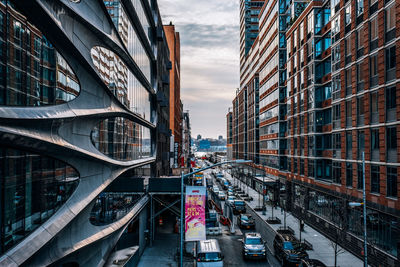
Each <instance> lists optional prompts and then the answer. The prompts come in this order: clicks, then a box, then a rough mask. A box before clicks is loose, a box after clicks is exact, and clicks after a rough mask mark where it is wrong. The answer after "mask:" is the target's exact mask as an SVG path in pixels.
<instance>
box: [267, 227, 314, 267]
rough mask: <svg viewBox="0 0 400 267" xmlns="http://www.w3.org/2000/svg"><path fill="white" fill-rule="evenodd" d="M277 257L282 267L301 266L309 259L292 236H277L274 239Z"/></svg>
mask: <svg viewBox="0 0 400 267" xmlns="http://www.w3.org/2000/svg"><path fill="white" fill-rule="evenodd" d="M274 250H275V256H276V257H277V258H278V259H279V260H280V261H281V264H282V266H299V264H300V262H301V260H302V259H308V254H307V252H306V251H305V250H304V248H303V247H302V246H301V244H300V243H299V242H298V241H297V239H296V238H295V237H294V236H293V235H290V234H277V235H276V236H275V239H274Z"/></svg>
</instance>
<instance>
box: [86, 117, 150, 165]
mask: <svg viewBox="0 0 400 267" xmlns="http://www.w3.org/2000/svg"><path fill="white" fill-rule="evenodd" d="M91 139H92V143H93V145H94V146H95V147H96V148H97V149H98V150H99V151H100V152H101V153H103V154H105V155H106V156H108V157H110V158H113V159H116V160H123V161H127V160H135V159H142V158H148V157H151V155H152V154H151V139H150V129H148V128H146V127H144V126H142V125H140V124H137V123H135V122H133V121H130V120H128V119H126V118H122V117H118V118H112V119H106V120H104V121H102V122H100V123H99V124H98V125H97V126H96V127H95V128H94V129H93V131H92V134H91Z"/></svg>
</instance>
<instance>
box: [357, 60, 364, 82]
mask: <svg viewBox="0 0 400 267" xmlns="http://www.w3.org/2000/svg"><path fill="white" fill-rule="evenodd" d="M362 81H364V71H363V63H358V64H357V82H358V83H360V82H362Z"/></svg>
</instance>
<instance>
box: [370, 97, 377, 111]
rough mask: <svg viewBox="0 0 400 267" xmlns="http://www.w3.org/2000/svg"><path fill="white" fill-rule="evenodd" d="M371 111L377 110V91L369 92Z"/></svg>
mask: <svg viewBox="0 0 400 267" xmlns="http://www.w3.org/2000/svg"><path fill="white" fill-rule="evenodd" d="M371 112H372V113H377V112H378V92H373V93H371Z"/></svg>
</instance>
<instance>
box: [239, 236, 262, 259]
mask: <svg viewBox="0 0 400 267" xmlns="http://www.w3.org/2000/svg"><path fill="white" fill-rule="evenodd" d="M242 242H243V247H242V253H243V258H244V259H245V260H246V259H249V258H253V259H263V260H266V259H267V253H266V248H265V243H264V240H263V239H262V238H261V235H260V234H259V233H255V232H254V233H245V234H244V236H243V240H242Z"/></svg>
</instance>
